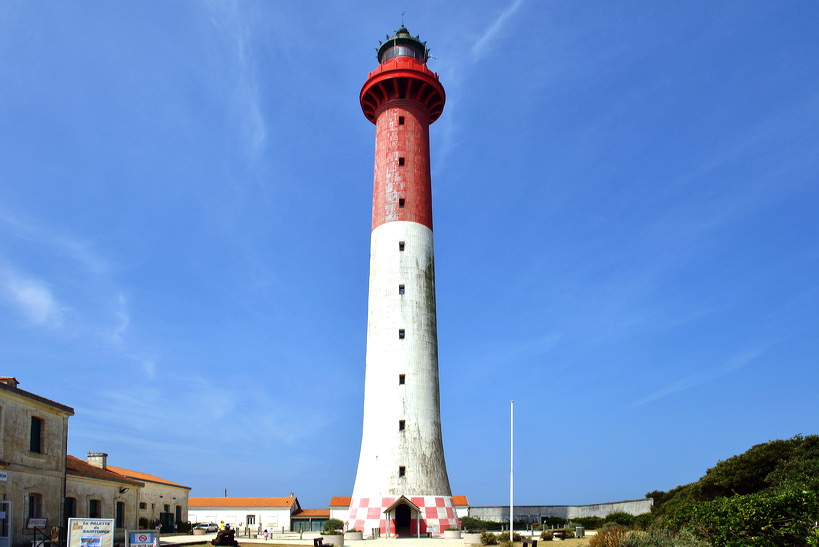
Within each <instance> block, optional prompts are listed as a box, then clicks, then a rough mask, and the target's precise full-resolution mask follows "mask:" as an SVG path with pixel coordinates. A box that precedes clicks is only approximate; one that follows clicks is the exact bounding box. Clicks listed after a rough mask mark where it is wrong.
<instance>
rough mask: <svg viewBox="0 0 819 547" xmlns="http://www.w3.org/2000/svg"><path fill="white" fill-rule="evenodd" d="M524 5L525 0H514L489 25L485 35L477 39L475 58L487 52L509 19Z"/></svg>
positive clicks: (473, 49)
mask: <svg viewBox="0 0 819 547" xmlns="http://www.w3.org/2000/svg"><path fill="white" fill-rule="evenodd" d="M521 5H523V0H514V2H512V3H511V4H510V5H509V6H508V7H507V8H506V9H505V10H503V11H502V12H501V13H500V15H498V17H497V18H496V19H495V20H494V21H492V24H491V25H489V28H487V29H486V30H485V31H484V33H483V34H481V36H480V37H479V38H478V39H477V41H476V42H475V44H474V45H473V46H472V56H473V57H474V58H476V59H477V58H479V57H481V56H482V55H483V54H484V53H485V52H486V51H487V48H488V46H489V43H490V42H491V41H492V40H493V39H494V38H495V37H496V36H497V35H498V34H499V33H500V32H501V30H503V27H504V26H505V25H506V24H507V22H508V21H509V18H510V17H512V15H514V14H515V12H517V11H518V9H520V6H521Z"/></svg>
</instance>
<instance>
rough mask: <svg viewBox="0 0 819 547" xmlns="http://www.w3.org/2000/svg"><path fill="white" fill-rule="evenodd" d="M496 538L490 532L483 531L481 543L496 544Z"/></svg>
mask: <svg viewBox="0 0 819 547" xmlns="http://www.w3.org/2000/svg"><path fill="white" fill-rule="evenodd" d="M497 544H498V538H496V537H495V534H493V533H492V532H483V533H482V534H481V545H497Z"/></svg>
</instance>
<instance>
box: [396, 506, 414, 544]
mask: <svg viewBox="0 0 819 547" xmlns="http://www.w3.org/2000/svg"><path fill="white" fill-rule="evenodd" d="M395 535H396V536H399V537H406V536H409V535H412V509H410V507H409V505H406V504H403V503H402V504H401V505H399V506H398V507H396V508H395Z"/></svg>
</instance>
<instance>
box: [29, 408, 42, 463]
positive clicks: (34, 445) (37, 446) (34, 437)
mask: <svg viewBox="0 0 819 547" xmlns="http://www.w3.org/2000/svg"><path fill="white" fill-rule="evenodd" d="M43 429H45V428H44V427H43V420H42V419H41V418H37V417H35V416H32V417H31V442H30V443H29V448H28V449H29V450H30V451H31V452H35V453H37V454H42V453H43Z"/></svg>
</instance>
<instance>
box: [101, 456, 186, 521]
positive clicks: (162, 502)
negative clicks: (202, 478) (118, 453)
mask: <svg viewBox="0 0 819 547" xmlns="http://www.w3.org/2000/svg"><path fill="white" fill-rule="evenodd" d="M108 469H109V470H111V471H114V472H115V473H119V474H120V475H124V476H126V477H128V478H131V479H134V480H136V481H140V482H142V483H144V486H143V487H142V488H141V489H140V490H139V518H140V519H145V520H146V521H148V522H150V523H151V524H153V523H155V522H157V521H159V522H161V523H162V527H163V529H169V530H170V529H173V525H174V523H181V522H188V497H189V494H190V491H191V489H190V487H188V486H182V485H181V484H177V483H175V482H171V481H169V480H167V479H162V478H159V477H157V476H155V475H149V474H148V473H142V472H141V471H132V470H131V469H123V468H122V467H114V466H113V465H110V466H108ZM143 522H144V521H143Z"/></svg>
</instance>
